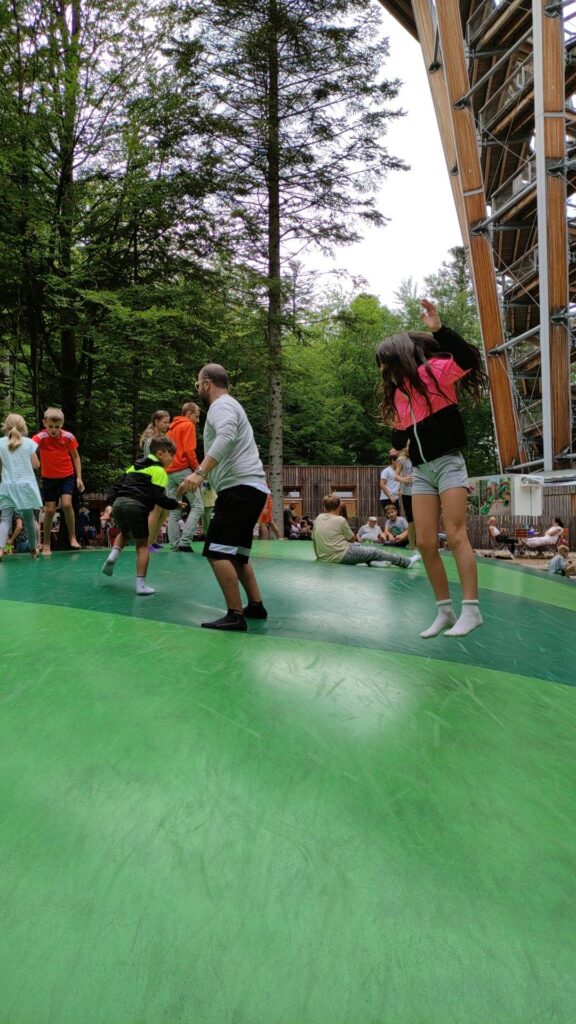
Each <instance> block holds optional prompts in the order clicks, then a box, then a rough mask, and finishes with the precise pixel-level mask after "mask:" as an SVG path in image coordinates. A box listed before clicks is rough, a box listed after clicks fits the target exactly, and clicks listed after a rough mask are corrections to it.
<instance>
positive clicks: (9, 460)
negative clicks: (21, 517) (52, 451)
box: [0, 437, 42, 512]
mask: <svg viewBox="0 0 576 1024" xmlns="http://www.w3.org/2000/svg"><path fill="white" fill-rule="evenodd" d="M37 447H38V445H37V444H36V442H35V441H32V439H31V438H30V437H23V438H22V444H20V445H18V447H17V448H15V449H14V451H13V452H11V451H10V450H9V448H8V438H7V437H2V438H0V461H1V462H2V482H1V483H0V509H2V508H6V507H8V508H14V509H18V511H20V512H21V511H22V510H23V509H27V508H42V498H41V497H40V491H39V490H38V484H37V483H36V477H35V476H34V470H33V469H32V462H31V460H30V457H31V455H32V453H33V452H35V451H36V449H37Z"/></svg>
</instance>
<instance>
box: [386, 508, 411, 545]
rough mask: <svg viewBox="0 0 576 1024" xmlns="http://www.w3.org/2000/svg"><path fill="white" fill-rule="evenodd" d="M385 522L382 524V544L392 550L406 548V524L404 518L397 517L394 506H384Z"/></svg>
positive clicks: (407, 539)
mask: <svg viewBox="0 0 576 1024" xmlns="http://www.w3.org/2000/svg"><path fill="white" fill-rule="evenodd" d="M385 512H386V522H385V523H384V530H383V531H382V532H383V534H384V543H385V544H388V545H389V546H391V547H393V548H406V547H408V543H409V538H408V522H407V520H406V519H404V516H399V515H398V509H397V508H396V505H392V504H390V505H386V509H385Z"/></svg>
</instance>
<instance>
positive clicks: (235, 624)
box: [202, 612, 248, 633]
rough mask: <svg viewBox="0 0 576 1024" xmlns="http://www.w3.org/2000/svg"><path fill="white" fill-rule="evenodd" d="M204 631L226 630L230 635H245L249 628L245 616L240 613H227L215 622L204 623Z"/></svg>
mask: <svg viewBox="0 0 576 1024" xmlns="http://www.w3.org/2000/svg"><path fill="white" fill-rule="evenodd" d="M202 629H224V630H226V631H227V632H228V633H245V632H246V630H247V629H248V626H247V625H246V619H245V618H244V616H243V615H239V614H238V612H227V613H226V615H223V616H222V618H221V619H215V620H214V622H203V623H202Z"/></svg>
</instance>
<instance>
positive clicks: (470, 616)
mask: <svg viewBox="0 0 576 1024" xmlns="http://www.w3.org/2000/svg"><path fill="white" fill-rule="evenodd" d="M483 622H484V619H483V618H482V616H481V614H480V609H479V607H478V601H462V611H461V612H460V618H459V619H458V622H457V623H456V625H455V626H452V629H447V630H446V632H445V633H444V636H466V635H467V634H468V633H471V632H472V630H473V629H477V628H478V626H481V625H482V624H483Z"/></svg>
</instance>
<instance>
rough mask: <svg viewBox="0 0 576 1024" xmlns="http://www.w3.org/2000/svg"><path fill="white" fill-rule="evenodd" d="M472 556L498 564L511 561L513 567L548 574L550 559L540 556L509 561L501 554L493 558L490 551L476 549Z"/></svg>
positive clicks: (509, 559)
mask: <svg viewBox="0 0 576 1024" xmlns="http://www.w3.org/2000/svg"><path fill="white" fill-rule="evenodd" d="M474 554H476V555H480V556H484V557H486V558H494V559H495V561H498V562H510V561H513V562H514V565H525V566H526V567H527V568H528V569H537V570H539V571H540V572H548V566H549V564H550V558H546V557H542V556H540V557H538V558H535V557H533V556H530V555H529V556H527V557H524V558H520V557H518V556H517V557H516V558H514V559H511V558H506V557H503V556H502V555H501V554H499V555H498V556H497V557H495V556H494V554H493V552H492V551H484V550H481V549H478V548H477V549H476V550H475V552H474Z"/></svg>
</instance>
